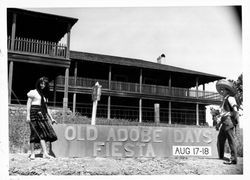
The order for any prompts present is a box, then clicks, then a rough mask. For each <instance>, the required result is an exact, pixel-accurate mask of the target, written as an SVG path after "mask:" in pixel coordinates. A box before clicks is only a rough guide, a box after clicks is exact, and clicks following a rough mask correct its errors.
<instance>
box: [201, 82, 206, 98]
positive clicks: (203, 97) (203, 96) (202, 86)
mask: <svg viewBox="0 0 250 180" xmlns="http://www.w3.org/2000/svg"><path fill="white" fill-rule="evenodd" d="M202 87H203V98H205V95H206V94H205V90H206V89H205V88H206V87H205V84H203V85H202Z"/></svg>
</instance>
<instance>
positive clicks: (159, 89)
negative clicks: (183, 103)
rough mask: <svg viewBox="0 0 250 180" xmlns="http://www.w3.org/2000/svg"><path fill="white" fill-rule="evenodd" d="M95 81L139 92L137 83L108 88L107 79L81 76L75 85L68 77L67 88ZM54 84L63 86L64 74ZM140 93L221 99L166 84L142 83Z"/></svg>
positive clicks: (114, 82) (91, 85)
mask: <svg viewBox="0 0 250 180" xmlns="http://www.w3.org/2000/svg"><path fill="white" fill-rule="evenodd" d="M97 81H98V82H99V84H101V85H102V89H103V90H110V91H116V92H127V93H137V94H139V93H140V84H139V83H128V82H121V81H111V83H110V88H109V82H108V80H101V79H90V78H81V77H78V78H77V80H76V85H75V81H74V77H69V88H74V87H77V88H88V89H90V88H92V87H93V85H94V84H95V83H96V82H97ZM56 84H57V86H64V76H58V77H57V78H56ZM141 94H147V95H155V96H168V97H180V98H190V99H191V98H192V99H200V100H201V99H204V100H213V101H221V97H220V95H219V94H218V93H217V92H209V91H199V90H198V91H196V90H193V89H188V88H178V87H172V88H171V89H169V87H168V86H159V85H149V84H142V91H141Z"/></svg>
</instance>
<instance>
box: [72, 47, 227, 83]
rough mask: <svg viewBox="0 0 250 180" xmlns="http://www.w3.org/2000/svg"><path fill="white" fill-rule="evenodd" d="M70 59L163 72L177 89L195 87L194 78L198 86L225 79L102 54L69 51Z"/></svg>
mask: <svg viewBox="0 0 250 180" xmlns="http://www.w3.org/2000/svg"><path fill="white" fill-rule="evenodd" d="M70 59H73V60H80V61H92V62H99V63H106V64H113V65H120V66H131V67H138V68H144V69H150V70H153V71H164V72H166V73H171V77H172V78H173V79H174V81H172V82H173V83H176V84H175V86H177V87H186V88H190V87H194V86H195V85H196V78H198V84H199V85H201V84H206V83H210V82H214V81H216V80H219V79H224V78H225V77H223V76H218V75H213V74H208V73H203V72H199V71H193V70H188V69H184V68H179V67H175V66H170V65H164V64H159V63H154V62H149V61H145V60H141V59H132V58H124V57H117V56H109V55H103V54H94V53H86V52H78V51H71V52H70ZM187 80H188V81H187Z"/></svg>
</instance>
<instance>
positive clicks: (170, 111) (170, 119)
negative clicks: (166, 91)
mask: <svg viewBox="0 0 250 180" xmlns="http://www.w3.org/2000/svg"><path fill="white" fill-rule="evenodd" d="M171 115H172V103H171V101H169V102H168V124H172V116H171Z"/></svg>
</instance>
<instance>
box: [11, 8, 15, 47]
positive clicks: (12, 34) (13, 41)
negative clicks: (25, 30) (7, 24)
mask: <svg viewBox="0 0 250 180" xmlns="http://www.w3.org/2000/svg"><path fill="white" fill-rule="evenodd" d="M15 36H16V13H14V14H13V22H12V29H11V50H12V51H13V50H14V45H15Z"/></svg>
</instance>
